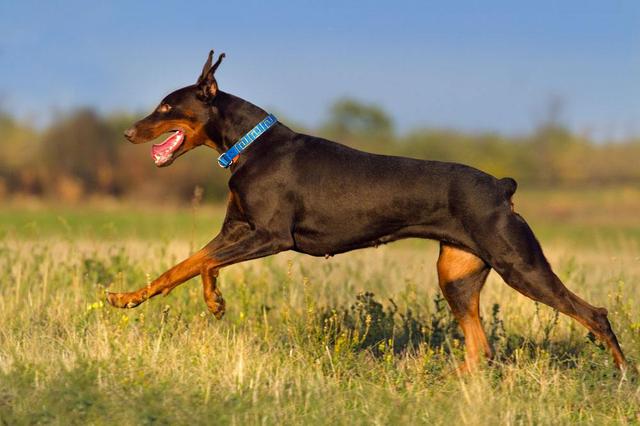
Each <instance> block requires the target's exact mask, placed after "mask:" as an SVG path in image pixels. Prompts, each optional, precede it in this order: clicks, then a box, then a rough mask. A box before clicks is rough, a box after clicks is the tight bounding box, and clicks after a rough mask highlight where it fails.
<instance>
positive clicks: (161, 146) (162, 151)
mask: <svg viewBox="0 0 640 426" xmlns="http://www.w3.org/2000/svg"><path fill="white" fill-rule="evenodd" d="M183 142H184V132H183V131H182V130H175V131H173V132H172V133H171V136H169V137H168V138H167V139H165V140H164V142H162V143H158V144H154V145H153V146H152V147H151V158H153V162H154V163H156V166H162V165H163V164H165V163H167V162H168V161H169V160H171V158H172V157H173V154H174V153H175V152H176V151H177V150H178V148H180V145H182V143H183Z"/></svg>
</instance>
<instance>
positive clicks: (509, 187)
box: [498, 177, 518, 199]
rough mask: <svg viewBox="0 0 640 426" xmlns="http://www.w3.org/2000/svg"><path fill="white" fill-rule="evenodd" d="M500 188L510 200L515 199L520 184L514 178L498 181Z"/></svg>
mask: <svg viewBox="0 0 640 426" xmlns="http://www.w3.org/2000/svg"><path fill="white" fill-rule="evenodd" d="M498 186H499V187H500V188H501V189H502V191H503V192H504V195H505V196H506V197H507V198H508V199H511V197H513V194H515V193H516V189H518V182H516V181H515V179H513V178H510V177H506V178H502V179H498Z"/></svg>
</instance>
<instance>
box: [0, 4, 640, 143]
mask: <svg viewBox="0 0 640 426" xmlns="http://www.w3.org/2000/svg"><path fill="white" fill-rule="evenodd" d="M210 48H215V49H216V50H217V51H224V52H226V53H227V59H226V60H225V62H224V63H223V65H222V66H221V67H220V69H219V71H218V81H219V84H220V87H221V89H222V90H225V91H228V92H231V93H234V94H236V95H238V96H241V97H243V98H245V99H248V100H250V101H252V102H254V103H256V104H258V105H261V106H263V107H267V108H271V109H273V110H274V111H277V112H280V113H282V114H283V115H284V116H287V117H290V118H291V119H292V120H295V121H297V122H300V123H303V124H305V125H308V126H315V125H317V124H319V123H321V122H322V121H323V120H324V119H325V118H326V111H327V107H328V105H330V103H331V102H332V101H334V100H335V99H336V98H338V97H341V96H353V97H356V98H358V99H361V100H363V101H366V102H374V103H377V104H379V105H380V106H382V107H383V108H385V109H386V110H387V111H388V112H389V114H390V115H391V116H392V117H393V118H394V120H395V122H396V124H397V126H398V128H399V130H400V131H407V130H409V129H411V128H414V127H424V126H434V127H451V128H458V129H462V130H469V131H475V130H495V131H499V132H504V133H521V132H527V131H529V130H531V128H532V127H533V126H534V125H535V124H536V123H537V122H538V121H540V120H541V118H542V117H543V116H544V114H545V111H546V108H547V105H548V104H549V102H550V99H552V98H554V97H555V98H560V99H562V100H563V102H564V104H565V109H564V114H563V118H564V121H565V122H566V123H567V124H569V125H570V126H571V127H572V128H574V129H576V130H578V131H581V132H591V134H593V135H594V136H596V137H598V138H608V137H624V136H627V135H631V134H635V135H638V134H640V2H638V1H634V0H629V1H615V0H606V1H604V0H602V1H589V0H580V1H578V0H555V1H548V0H538V1H529V2H524V1H506V0H505V1H490V0H486V1H455V0H454V1H437V2H435V1H433V2H432V1H416V2H408V1H394V2H391V1H389V2H375V1H369V2H348V1H323V2H320V1H318V2H311V1H297V2H295V1H277V0H274V1H270V2H258V1H243V2H230V1H225V2H213V1H208V2H207V1H194V2H189V1H180V2H177V1H176V2H168V1H155V2H142V1H139V2H134V1H128V2H125V1H112V2H99V1H96V2H89V1H51V2H44V1H31V0H27V1H18V0H13V1H10V0H2V2H0V105H1V106H2V108H4V109H9V110H11V111H15V112H16V113H17V114H18V115H19V116H21V117H24V118H33V119H35V120H37V121H38V122H40V123H46V121H47V119H48V118H49V117H51V114H52V111H56V110H57V111H66V110H69V109H71V108H74V107H77V106H85V105H90V106H94V107H96V108H98V109H99V110H101V111H104V112H109V111H113V110H126V111H140V112H143V111H146V110H147V109H148V108H151V107H152V106H154V105H155V104H156V102H157V101H159V100H160V99H161V98H162V96H163V95H164V94H166V93H168V92H170V91H171V90H173V89H175V88H178V87H181V86H184V85H187V84H190V83H192V82H193V81H194V80H195V79H196V77H197V75H198V71H199V70H200V68H201V66H202V63H203V62H204V60H205V57H206V54H207V52H208V50H209V49H210Z"/></svg>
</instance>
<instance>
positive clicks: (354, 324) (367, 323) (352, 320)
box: [312, 292, 605, 368]
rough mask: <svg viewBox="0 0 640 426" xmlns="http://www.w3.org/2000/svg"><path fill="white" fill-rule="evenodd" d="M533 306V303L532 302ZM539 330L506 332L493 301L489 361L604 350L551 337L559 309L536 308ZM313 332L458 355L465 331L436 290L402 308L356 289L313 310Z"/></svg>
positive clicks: (349, 345) (350, 341)
mask: <svg viewBox="0 0 640 426" xmlns="http://www.w3.org/2000/svg"><path fill="white" fill-rule="evenodd" d="M536 306H537V305H536ZM536 317H537V320H538V321H537V323H539V327H540V329H539V330H533V331H534V334H535V336H536V339H535V340H533V339H531V338H527V337H525V336H523V335H520V334H516V333H512V332H507V331H506V330H505V327H504V324H503V321H502V319H501V317H500V306H499V305H498V304H494V305H493V308H492V313H491V317H490V318H489V319H488V321H487V320H485V321H483V323H484V327H485V330H486V331H487V337H488V339H489V342H490V344H491V346H492V348H493V350H494V354H495V357H494V361H496V362H499V363H504V364H512V363H515V362H517V361H518V360H519V359H537V358H540V357H548V358H549V361H550V363H551V364H552V365H555V366H558V367H561V368H575V367H576V366H577V363H578V360H579V359H580V358H581V356H584V354H585V352H587V351H588V350H590V349H591V350H594V349H595V350H599V351H604V350H605V349H604V347H603V346H602V345H601V344H600V343H599V342H596V341H595V339H594V337H593V335H591V334H589V335H588V336H587V338H585V339H564V340H554V339H552V335H553V332H554V330H555V329H556V327H557V325H558V312H557V311H554V315H553V317H552V318H551V319H548V320H544V319H542V318H541V316H540V311H539V309H538V306H537V309H536ZM314 322H315V323H316V324H315V325H314V327H312V328H313V332H314V333H315V334H316V335H317V337H318V338H319V339H321V340H322V342H323V343H324V344H325V345H326V346H328V347H329V348H332V349H334V350H335V351H338V352H339V351H341V350H349V351H353V352H362V351H367V352H370V353H371V354H372V355H373V356H374V357H383V356H385V355H386V354H389V353H393V354H402V353H405V352H407V351H409V352H411V351H417V350H418V349H419V348H420V347H423V348H424V347H425V346H426V348H427V349H429V350H432V351H435V352H443V353H446V354H453V355H456V356H462V351H463V350H464V348H463V347H462V343H463V342H464V336H463V334H462V332H461V330H460V328H459V327H458V323H457V321H456V320H455V318H454V317H453V315H452V314H451V311H450V310H449V307H448V305H447V303H446V301H445V299H444V298H443V297H442V296H441V295H440V294H437V295H436V296H435V297H434V299H433V308H432V309H429V310H428V311H427V312H414V311H412V310H411V309H410V308H407V309H406V310H404V311H401V310H400V309H399V308H398V306H397V305H396V303H395V302H394V301H393V300H391V299H390V300H389V304H388V305H387V307H385V306H384V305H383V304H382V303H380V302H379V301H378V300H376V298H375V296H374V294H373V293H368V292H367V293H361V294H359V295H357V296H356V301H355V302H354V303H353V304H352V305H351V306H349V307H341V308H335V307H324V308H321V309H318V311H317V314H315V321H314Z"/></svg>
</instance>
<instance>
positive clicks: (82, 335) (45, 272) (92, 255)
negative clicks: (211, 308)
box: [0, 188, 640, 425]
mask: <svg viewBox="0 0 640 426" xmlns="http://www.w3.org/2000/svg"><path fill="white" fill-rule="evenodd" d="M515 202H516V210H518V211H519V212H520V213H522V214H523V215H524V216H525V218H527V219H528V220H529V221H530V223H531V225H532V227H533V228H534V231H536V233H537V234H538V236H539V238H540V239H541V242H542V244H543V247H544V248H545V252H546V254H547V257H548V258H549V260H550V261H551V263H552V265H553V266H554V269H555V270H556V272H557V273H558V275H559V276H560V277H561V278H562V279H563V280H564V281H565V283H566V284H567V286H568V287H569V288H571V289H572V290H574V291H576V292H577V293H578V294H579V295H581V296H583V297H584V298H585V299H587V300H588V301H590V302H591V303H592V304H594V305H596V306H604V307H606V308H607V309H608V310H609V313H610V320H611V322H612V324H613V327H614V330H615V331H616V333H617V335H618V338H619V339H620V343H621V345H622V347H623V350H624V351H625V353H626V355H627V357H628V358H629V360H630V362H631V364H632V366H633V367H634V368H637V367H638V365H639V363H640V220H639V219H638V217H639V216H638V212H639V211H640V191H638V190H637V189H632V188H610V189H601V190H591V191H588V192H585V191H579V192H578V191H571V190H554V191H549V190H546V191H545V190H536V191H533V190H531V191H526V190H519V192H518V193H517V195H516V199H515ZM223 214H224V209H223V208H222V207H215V206H198V207H196V208H189V207H183V208H180V207H171V206H165V207H162V208H160V209H153V208H151V207H144V206H141V205H136V204H135V203H108V202H105V201H100V202H92V203H89V204H88V205H83V206H77V207H69V206H66V207H63V206H59V205H55V204H52V203H47V204H41V203H35V202H26V201H15V202H9V203H6V204H4V205H3V206H2V207H1V208H0V424H8V425H14V424H18V425H19V424H40V423H46V424H60V425H67V424H122V425H128V424H238V425H241V424H345V425H353V424H416V423H417V424H474V425H475V424H486V425H495V424H554V425H555V424H569V423H571V424H573V423H579V424H583V423H593V424H599V425H600V424H640V384H639V382H638V378H637V376H636V375H633V374H630V375H629V376H625V377H622V376H621V375H620V374H619V373H617V372H616V371H615V370H614V368H613V365H612V359H611V357H610V354H609V353H608V351H605V350H604V348H603V347H602V346H601V345H600V344H599V343H597V342H594V341H593V340H592V339H591V337H590V336H589V335H588V333H587V332H586V330H585V329H584V328H583V327H582V326H580V325H578V324H577V323H575V322H574V321H572V320H570V319H568V318H566V317H564V316H558V314H557V313H556V312H554V311H553V310H552V309H550V308H548V307H546V306H540V305H537V304H535V303H533V302H532V301H530V300H529V299H526V298H525V297H523V296H521V295H519V294H517V293H516V292H515V291H514V290H512V289H511V288H509V287H508V286H506V285H505V284H504V283H503V282H502V280H501V279H500V278H499V277H498V276H497V275H496V274H495V273H491V275H490V277H489V280H488V283H487V285H486V287H485V290H484V291H483V294H482V315H483V321H484V325H485V330H486V332H487V335H488V336H489V339H490V340H491V343H492V345H493V346H494V349H495V352H496V358H495V361H494V362H493V363H492V365H490V366H486V367H485V368H483V369H482V370H481V371H480V372H478V373H477V374H474V375H472V376H465V377H459V376H458V375H457V374H456V373H455V372H454V368H455V366H456V365H457V364H458V363H459V362H460V361H462V360H463V357H464V355H463V349H464V339H463V338H462V335H461V332H460V331H459V329H458V327H457V324H456V322H455V320H453V318H452V317H451V315H450V313H449V309H448V307H447V305H446V302H444V301H443V299H442V298H441V296H440V295H439V289H438V285H437V277H436V270H435V262H436V259H437V250H438V246H437V243H435V242H429V241H420V240H406V241H401V242H398V243H394V244H391V245H388V246H383V247H379V248H377V249H367V250H360V251H356V252H352V253H348V254H343V255H339V256H335V257H333V258H330V259H324V258H312V257H308V256H303V255H299V254H296V253H289V252H287V253H281V254H279V255H277V256H274V257H271V258H266V259H260V260H256V261H251V262H247V263H244V264H240V265H234V266H232V267H228V268H226V269H224V270H223V271H222V272H221V274H220V279H219V281H218V282H219V285H220V286H221V290H222V293H223V295H224V297H225V300H226V302H227V313H226V315H225V317H224V318H223V320H221V321H217V320H216V319H215V318H214V317H213V316H212V315H211V314H209V313H208V312H207V310H206V306H205V304H204V301H203V299H202V295H201V293H202V289H201V284H200V279H199V278H196V279H194V280H192V281H190V282H188V283H186V284H184V285H182V286H180V287H178V288H177V289H176V290H174V291H173V292H172V293H171V294H170V295H169V296H167V297H157V298H155V299H152V300H150V301H148V302H146V303H144V304H142V305H141V306H140V307H138V308H136V309H133V310H117V309H114V308H111V307H109V306H106V305H105V303H104V302H103V295H104V291H105V289H107V288H108V289H111V290H113V291H123V290H133V289H136V288H138V287H140V286H143V285H144V284H145V283H147V282H149V281H150V280H151V279H152V278H154V277H155V276H157V275H159V274H160V273H162V272H163V271H164V270H166V269H167V268H169V267H170V266H172V265H173V264H174V263H176V262H177V261H179V260H181V259H182V258H184V257H186V256H188V254H189V253H190V252H192V251H194V250H196V249H197V248H199V247H200V246H202V245H203V244H204V243H206V242H207V241H208V240H209V239H210V238H212V237H213V236H214V235H215V234H216V232H217V230H218V228H219V225H220V222H221V219H222V216H223Z"/></svg>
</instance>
